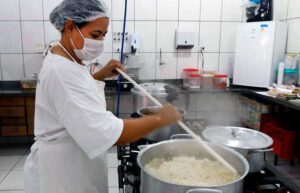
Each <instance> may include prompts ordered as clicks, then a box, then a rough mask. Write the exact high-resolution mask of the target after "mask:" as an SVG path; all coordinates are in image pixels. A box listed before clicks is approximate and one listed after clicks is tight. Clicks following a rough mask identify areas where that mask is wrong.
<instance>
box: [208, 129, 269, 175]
mask: <svg viewBox="0 0 300 193" xmlns="http://www.w3.org/2000/svg"><path fill="white" fill-rule="evenodd" d="M202 134H203V137H204V138H205V139H206V140H208V141H210V142H214V143H218V144H221V145H225V146H227V147H231V148H233V149H234V150H236V151H238V152H239V153H241V154H242V155H243V156H245V157H246V159H247V160H248V162H249V165H250V171H249V172H250V173H255V172H258V171H260V170H261V169H262V168H263V167H264V165H265V160H264V152H268V151H272V150H273V149H272V148H270V146H271V145H272V144H273V140H272V138H271V137H269V136H268V135H266V134H264V133H262V132H259V131H256V130H252V129H247V128H242V127H223V126H214V127H207V128H206V129H205V130H204V131H203V133H202Z"/></svg>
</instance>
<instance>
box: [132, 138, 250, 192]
mask: <svg viewBox="0 0 300 193" xmlns="http://www.w3.org/2000/svg"><path fill="white" fill-rule="evenodd" d="M206 143H207V144H208V145H209V146H210V147H211V148H213V149H214V150H215V151H216V152H217V153H219V154H220V155H221V156H222V157H223V158H224V159H225V160H226V161H228V162H229V163H230V164H232V165H233V166H234V167H235V168H236V170H237V171H238V173H239V174H240V175H241V176H240V178H238V179H237V180H235V181H233V182H231V183H228V184H225V185H221V186H212V187H194V186H184V185H178V184H172V183H169V182H166V181H163V180H160V179H158V178H156V177H155V176H153V175H151V174H149V173H148V172H147V171H145V169H144V167H145V165H146V164H147V163H149V161H151V160H152V159H153V158H164V159H166V158H171V157H175V156H195V157H197V158H200V159H201V158H210V159H211V156H210V155H209V154H208V153H207V152H206V151H205V150H204V149H203V148H202V147H201V146H199V144H198V143H197V142H196V141H194V140H191V139H177V140H168V141H163V142H159V143H156V144H154V145H150V146H148V147H146V148H145V149H143V150H141V151H140V152H139V154H138V157H137V162H138V165H139V167H140V168H141V193H163V192H170V193H171V192H172V193H196V192H198V193H200V192H202V193H204V192H205V193H208V192H211V193H242V192H243V180H244V177H245V176H246V175H247V173H248V171H249V165H248V162H247V160H246V159H245V158H244V157H243V156H242V155H241V154H239V153H238V152H236V151H234V150H232V149H230V148H227V147H225V146H221V145H218V144H214V143H210V142H206ZM208 189H209V190H208Z"/></svg>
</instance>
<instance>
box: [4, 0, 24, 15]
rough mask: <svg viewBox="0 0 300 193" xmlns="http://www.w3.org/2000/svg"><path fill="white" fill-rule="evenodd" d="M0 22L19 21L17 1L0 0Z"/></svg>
mask: <svg viewBox="0 0 300 193" xmlns="http://www.w3.org/2000/svg"><path fill="white" fill-rule="evenodd" d="M0 5H1V6H0V20H19V19H20V5H19V0H0Z"/></svg>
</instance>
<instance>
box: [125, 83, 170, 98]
mask: <svg viewBox="0 0 300 193" xmlns="http://www.w3.org/2000/svg"><path fill="white" fill-rule="evenodd" d="M148 84H156V85H167V84H165V83H161V82H145V83H142V84H140V86H142V87H143V85H148ZM130 91H131V92H132V93H133V94H135V95H138V96H145V95H144V94H143V93H142V92H141V91H140V90H138V89H137V88H136V87H133V88H132V89H130ZM149 93H150V94H151V95H152V96H155V97H167V96H169V94H168V93H167V92H149Z"/></svg>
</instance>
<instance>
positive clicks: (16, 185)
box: [0, 170, 24, 190]
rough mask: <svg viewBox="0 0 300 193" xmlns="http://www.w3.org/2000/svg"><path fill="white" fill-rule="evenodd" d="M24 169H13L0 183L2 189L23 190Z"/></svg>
mask: <svg viewBox="0 0 300 193" xmlns="http://www.w3.org/2000/svg"><path fill="white" fill-rule="evenodd" d="M23 189H24V182H23V171H22V170H12V171H11V172H10V173H9V174H8V175H7V177H6V178H5V179H4V180H3V181H2V183H1V184H0V190H23Z"/></svg>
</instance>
